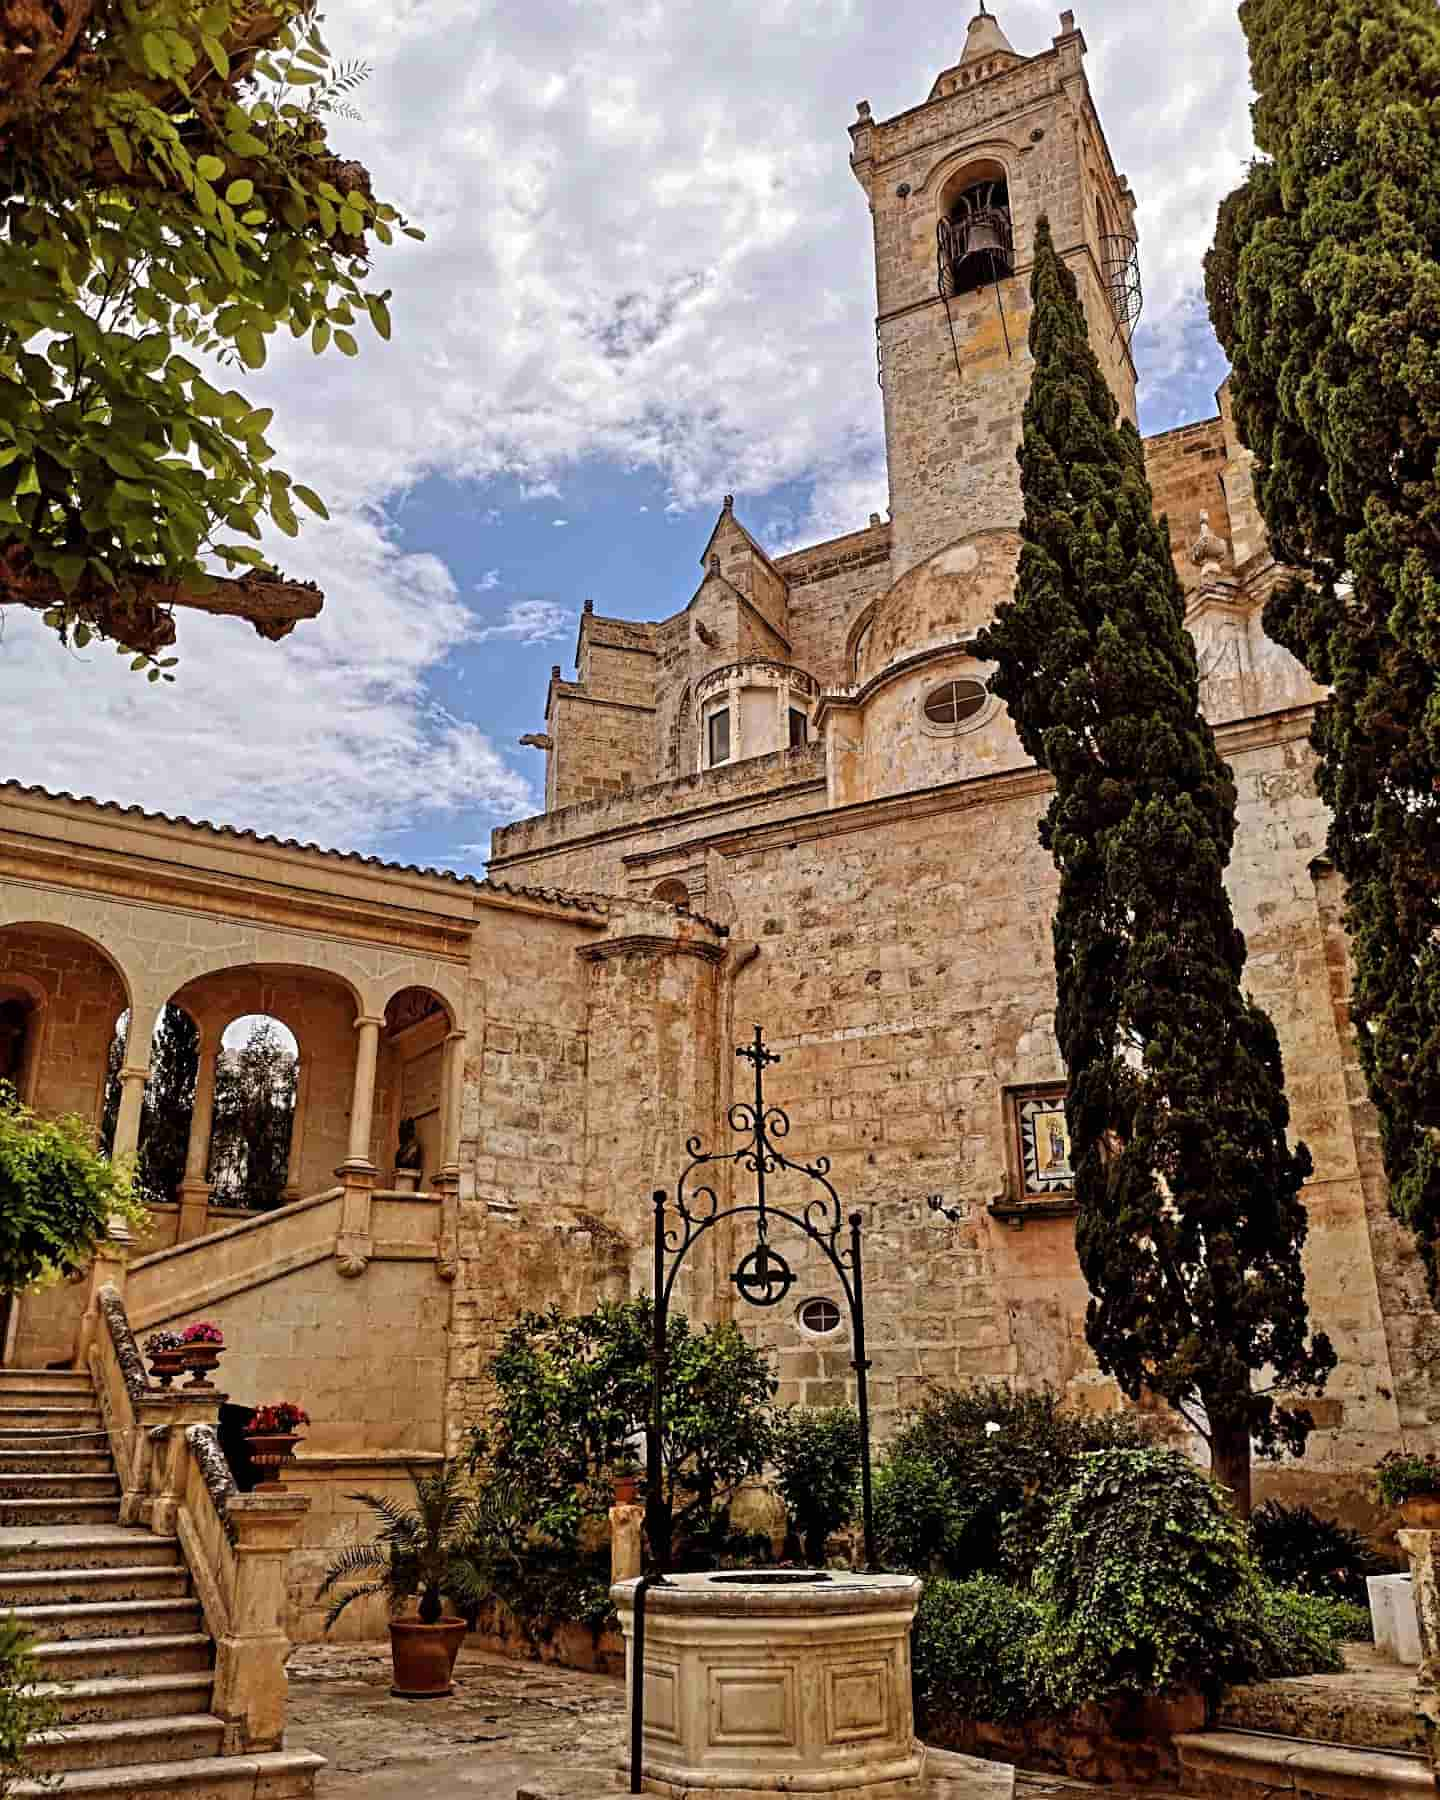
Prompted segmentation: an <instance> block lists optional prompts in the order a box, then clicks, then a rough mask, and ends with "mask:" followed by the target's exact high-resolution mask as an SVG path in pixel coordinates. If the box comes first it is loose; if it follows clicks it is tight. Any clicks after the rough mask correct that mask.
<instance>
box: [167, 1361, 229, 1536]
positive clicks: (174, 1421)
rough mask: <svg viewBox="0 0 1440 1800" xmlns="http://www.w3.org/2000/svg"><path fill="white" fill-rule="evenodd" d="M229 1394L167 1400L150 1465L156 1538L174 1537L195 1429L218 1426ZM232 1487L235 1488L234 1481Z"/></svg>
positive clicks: (182, 1500) (179, 1397) (183, 1497)
mask: <svg viewBox="0 0 1440 1800" xmlns="http://www.w3.org/2000/svg"><path fill="white" fill-rule="evenodd" d="M228 1398H229V1396H228V1395H227V1394H209V1395H206V1396H205V1398H203V1399H200V1398H195V1399H189V1398H187V1397H186V1396H185V1395H183V1394H176V1395H175V1396H174V1397H173V1398H170V1399H168V1400H167V1403H166V1404H165V1406H164V1417H163V1420H162V1421H161V1422H159V1423H158V1424H157V1425H156V1426H155V1427H154V1429H152V1431H151V1432H150V1434H149V1435H150V1441H151V1444H152V1446H153V1454H152V1456H151V1462H150V1504H149V1508H148V1512H149V1525H150V1529H151V1531H153V1532H154V1533H155V1535H156V1537H174V1536H175V1531H176V1521H177V1519H178V1518H179V1517H180V1508H181V1507H182V1506H183V1505H184V1504H185V1483H186V1478H187V1469H186V1464H187V1463H188V1461H189V1458H190V1449H189V1445H188V1442H187V1437H188V1432H189V1428H190V1427H191V1426H192V1425H209V1426H214V1425H215V1424H216V1422H217V1421H218V1420H219V1417H220V1407H221V1405H222V1403H223V1402H224V1401H225V1400H227V1399H228ZM231 1486H232V1487H233V1486H234V1481H233V1478H232V1481H231Z"/></svg>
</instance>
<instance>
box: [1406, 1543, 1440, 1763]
mask: <svg viewBox="0 0 1440 1800" xmlns="http://www.w3.org/2000/svg"><path fill="white" fill-rule="evenodd" d="M1395 1536H1396V1537H1397V1538H1398V1539H1399V1542H1400V1547H1401V1549H1402V1550H1403V1551H1404V1552H1405V1554H1406V1556H1407V1557H1408V1558H1409V1559H1410V1575H1411V1578H1412V1580H1413V1581H1414V1584H1415V1619H1416V1623H1417V1624H1418V1625H1419V1627H1420V1672H1419V1674H1418V1676H1417V1677H1416V1680H1415V1711H1416V1712H1417V1713H1418V1715H1419V1717H1420V1722H1421V1724H1422V1725H1423V1726H1424V1729H1425V1744H1426V1748H1427V1749H1428V1750H1429V1752H1430V1766H1431V1768H1432V1769H1434V1770H1435V1771H1436V1772H1437V1774H1440V1580H1437V1570H1436V1551H1437V1548H1440V1532H1437V1531H1397V1532H1396V1534H1395Z"/></svg>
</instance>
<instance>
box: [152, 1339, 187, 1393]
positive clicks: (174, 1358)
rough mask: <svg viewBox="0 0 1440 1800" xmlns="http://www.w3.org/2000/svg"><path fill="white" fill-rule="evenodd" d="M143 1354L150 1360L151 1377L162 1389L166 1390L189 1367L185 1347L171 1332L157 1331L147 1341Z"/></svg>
mask: <svg viewBox="0 0 1440 1800" xmlns="http://www.w3.org/2000/svg"><path fill="white" fill-rule="evenodd" d="M145 1354H146V1356H148V1357H149V1358H150V1374H151V1377H152V1379H154V1380H155V1381H157V1382H158V1383H159V1384H160V1386H161V1387H162V1388H168V1387H169V1386H170V1385H171V1383H172V1382H173V1381H174V1379H175V1377H176V1376H177V1375H183V1374H184V1373H185V1370H186V1368H187V1367H188V1366H189V1359H188V1356H187V1353H186V1350H185V1346H184V1345H183V1344H182V1343H181V1342H180V1340H179V1338H178V1337H176V1335H175V1333H174V1332H173V1331H157V1332H156V1333H155V1334H154V1336H153V1337H151V1338H149V1339H147V1340H146V1344H145Z"/></svg>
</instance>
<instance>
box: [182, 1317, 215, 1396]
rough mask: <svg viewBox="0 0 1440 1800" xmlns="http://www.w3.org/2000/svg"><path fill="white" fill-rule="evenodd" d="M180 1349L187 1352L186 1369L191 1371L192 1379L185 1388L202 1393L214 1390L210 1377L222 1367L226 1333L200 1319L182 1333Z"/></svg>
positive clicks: (206, 1320)
mask: <svg viewBox="0 0 1440 1800" xmlns="http://www.w3.org/2000/svg"><path fill="white" fill-rule="evenodd" d="M180 1347H181V1349H182V1350H183V1351H184V1352H185V1367H186V1368H187V1369H188V1370H189V1371H190V1379H189V1380H188V1381H187V1382H186V1383H185V1386H186V1387H187V1388H199V1389H201V1390H202V1391H208V1390H210V1389H211V1388H213V1387H214V1385H215V1383H214V1382H213V1381H211V1380H210V1379H209V1375H210V1372H211V1371H212V1370H213V1369H218V1368H219V1366H220V1356H221V1353H222V1352H223V1350H224V1348H225V1333H224V1332H223V1331H221V1329H220V1327H219V1326H218V1325H212V1324H211V1322H210V1321H209V1320H208V1319H200V1320H198V1321H197V1322H196V1323H195V1324H194V1325H187V1326H186V1327H185V1329H184V1330H183V1331H182V1332H181V1333H180Z"/></svg>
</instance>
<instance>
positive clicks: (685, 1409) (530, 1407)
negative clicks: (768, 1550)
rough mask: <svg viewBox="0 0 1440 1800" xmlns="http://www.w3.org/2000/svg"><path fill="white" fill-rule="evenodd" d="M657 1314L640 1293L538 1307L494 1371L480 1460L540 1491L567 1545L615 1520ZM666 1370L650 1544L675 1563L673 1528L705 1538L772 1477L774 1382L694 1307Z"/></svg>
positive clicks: (473, 1449) (727, 1331)
mask: <svg viewBox="0 0 1440 1800" xmlns="http://www.w3.org/2000/svg"><path fill="white" fill-rule="evenodd" d="M652 1316H653V1315H652V1312H651V1303H650V1301H649V1300H648V1299H643V1298H642V1299H636V1300H628V1301H625V1302H624V1303H623V1304H622V1303H615V1302H609V1303H607V1304H605V1305H602V1306H599V1307H597V1308H596V1309H595V1311H594V1312H590V1313H582V1314H579V1315H572V1314H566V1313H563V1312H561V1310H560V1309H559V1307H552V1308H551V1310H550V1311H549V1312H546V1313H527V1314H525V1315H524V1316H523V1317H522V1318H521V1319H519V1320H518V1321H517V1323H516V1324H515V1325H514V1326H513V1327H512V1328H511V1330H510V1331H509V1332H508V1333H507V1334H506V1336H505V1339H504V1341H503V1343H502V1344H501V1347H500V1351H499V1354H498V1355H497V1356H496V1357H495V1359H494V1361H493V1362H492V1363H491V1365H490V1376H491V1379H492V1380H493V1381H494V1384H495V1387H496V1390H497V1393H498V1399H497V1402H496V1405H495V1408H494V1410H493V1412H492V1414H491V1416H490V1419H489V1420H488V1422H487V1423H486V1425H485V1426H484V1427H483V1428H479V1429H476V1430H474V1431H472V1433H471V1436H470V1443H469V1447H468V1456H469V1461H470V1466H471V1468H472V1469H479V1468H481V1467H482V1466H483V1467H487V1468H488V1469H489V1470H490V1471H491V1472H492V1473H494V1474H497V1475H502V1476H504V1477H506V1478H507V1479H509V1480H512V1481H515V1482H517V1483H518V1484H519V1485H520V1486H521V1487H522V1488H523V1489H524V1490H525V1491H526V1492H527V1493H529V1494H531V1495H533V1496H535V1498H536V1500H537V1502H538V1506H537V1511H536V1514H535V1521H534V1522H535V1525H536V1526H537V1528H538V1529H539V1530H540V1532H541V1533H542V1534H543V1535H544V1536H545V1537H546V1538H548V1539H550V1540H551V1541H552V1542H554V1543H556V1544H560V1545H574V1544H576V1543H578V1541H579V1536H580V1529H581V1525H582V1522H583V1521H584V1520H585V1518H586V1517H587V1516H588V1517H592V1518H602V1517H603V1516H604V1515H605V1513H606V1512H607V1510H608V1508H609V1505H610V1495H611V1488H610V1482H609V1479H608V1472H609V1469H610V1467H611V1465H612V1463H613V1462H614V1460H615V1458H616V1456H617V1454H618V1453H620V1452H621V1451H623V1449H624V1447H625V1445H626V1444H627V1442H628V1441H631V1440H633V1439H634V1438H635V1437H636V1436H637V1435H638V1434H639V1433H640V1432H642V1431H643V1430H644V1427H645V1423H646V1420H647V1418H648V1417H649V1411H650V1338H651V1319H652ZM666 1375H667V1379H666V1387H665V1469H664V1486H663V1492H662V1493H661V1494H659V1495H651V1494H647V1495H646V1497H645V1498H646V1508H647V1515H646V1524H647V1527H648V1528H649V1530H650V1532H651V1534H652V1543H651V1549H652V1551H653V1553H654V1554H655V1555H656V1556H657V1557H663V1558H664V1559H665V1560H666V1561H668V1560H669V1547H670V1540H671V1537H672V1534H674V1535H680V1536H685V1535H695V1534H704V1533H705V1532H706V1531H707V1530H708V1529H709V1527H710V1525H711V1523H712V1522H713V1520H714V1518H715V1516H716V1514H717V1513H719V1512H723V1510H724V1507H725V1504H726V1502H727V1501H728V1499H729V1497H730V1495H731V1493H733V1491H734V1490H735V1489H736V1488H737V1487H738V1486H739V1485H740V1483H741V1482H742V1481H744V1480H745V1479H746V1478H747V1477H748V1476H751V1475H758V1474H760V1473H761V1471H762V1470H763V1469H764V1467H765V1464H766V1462H767V1461H768V1459H769V1455H770V1444H771V1425H770V1401H771V1399H772V1397H773V1395H774V1392H775V1388H776V1386H777V1383H776V1381H775V1378H774V1376H773V1375H772V1374H771V1372H770V1366H769V1364H768V1362H767V1361H766V1359H765V1355H764V1353H763V1352H762V1351H760V1350H757V1349H755V1348H754V1347H753V1346H752V1345H750V1344H749V1343H747V1342H746V1340H745V1339H744V1338H743V1337H742V1336H741V1334H740V1332H739V1331H738V1330H737V1329H736V1327H735V1326H734V1325H731V1324H722V1325H713V1326H706V1327H705V1328H704V1329H703V1330H699V1331H692V1329H691V1327H690V1324H689V1321H688V1320H687V1319H686V1318H685V1316H684V1314H683V1313H671V1314H670V1319H669V1332H668V1343H667V1369H666ZM657 1536H658V1537H660V1538H661V1539H663V1540H664V1541H663V1542H655V1541H654V1539H655V1538H656V1537H657Z"/></svg>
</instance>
